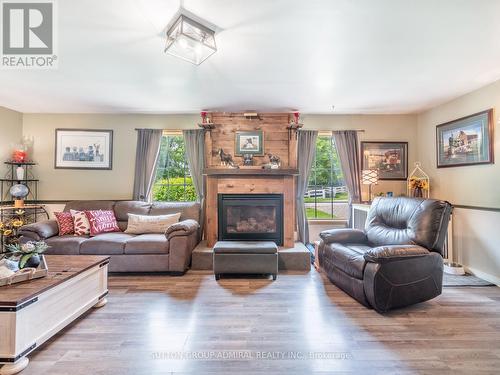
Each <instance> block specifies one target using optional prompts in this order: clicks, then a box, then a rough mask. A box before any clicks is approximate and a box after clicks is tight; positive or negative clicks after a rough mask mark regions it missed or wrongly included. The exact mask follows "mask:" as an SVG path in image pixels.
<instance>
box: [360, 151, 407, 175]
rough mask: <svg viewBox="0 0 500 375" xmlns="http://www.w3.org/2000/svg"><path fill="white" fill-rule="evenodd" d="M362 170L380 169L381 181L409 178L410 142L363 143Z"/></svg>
mask: <svg viewBox="0 0 500 375" xmlns="http://www.w3.org/2000/svg"><path fill="white" fill-rule="evenodd" d="M361 157H362V163H361V165H362V169H378V175H379V180H406V179H407V178H408V142H361Z"/></svg>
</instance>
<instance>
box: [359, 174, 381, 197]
mask: <svg viewBox="0 0 500 375" xmlns="http://www.w3.org/2000/svg"><path fill="white" fill-rule="evenodd" d="M361 183H362V184H363V185H368V192H369V193H368V194H369V195H368V201H369V202H371V200H372V185H373V184H377V183H378V169H363V170H362V171H361Z"/></svg>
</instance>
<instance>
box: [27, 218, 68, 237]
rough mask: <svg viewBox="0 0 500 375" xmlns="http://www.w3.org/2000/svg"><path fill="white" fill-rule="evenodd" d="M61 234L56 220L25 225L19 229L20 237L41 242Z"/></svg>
mask: <svg viewBox="0 0 500 375" xmlns="http://www.w3.org/2000/svg"><path fill="white" fill-rule="evenodd" d="M57 234H59V226H58V225H57V221H56V220H45V221H39V222H37V223H33V224H28V225H24V226H22V227H21V228H20V229H19V235H20V236H22V237H27V238H29V240H30V241H31V240H34V241H41V240H45V239H47V238H50V237H53V236H56V235H57Z"/></svg>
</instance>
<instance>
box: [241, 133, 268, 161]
mask: <svg viewBox="0 0 500 375" xmlns="http://www.w3.org/2000/svg"><path fill="white" fill-rule="evenodd" d="M234 150H235V152H234V153H235V155H238V156H241V155H244V154H251V155H264V132H263V131H262V130H255V131H247V132H242V131H237V132H236V136H235V147H234Z"/></svg>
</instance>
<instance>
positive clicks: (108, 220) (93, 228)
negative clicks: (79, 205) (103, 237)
mask: <svg viewBox="0 0 500 375" xmlns="http://www.w3.org/2000/svg"><path fill="white" fill-rule="evenodd" d="M85 215H86V216H87V219H88V220H89V224H90V236H96V235H98V234H101V233H109V232H120V228H119V227H118V223H117V222H116V217H115V213H114V212H113V211H104V210H96V211H85Z"/></svg>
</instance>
